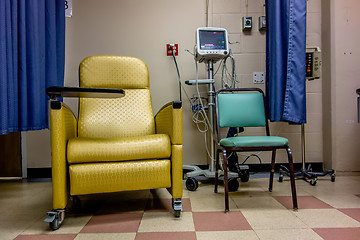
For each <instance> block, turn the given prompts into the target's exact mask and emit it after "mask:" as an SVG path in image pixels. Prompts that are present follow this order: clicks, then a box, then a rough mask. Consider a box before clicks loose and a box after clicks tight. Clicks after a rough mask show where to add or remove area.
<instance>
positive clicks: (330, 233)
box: [313, 228, 360, 240]
mask: <svg viewBox="0 0 360 240" xmlns="http://www.w3.org/2000/svg"><path fill="white" fill-rule="evenodd" d="M313 230H314V231H315V232H316V233H317V234H319V236H320V237H322V238H323V239H324V240H339V239H341V240H359V239H360V228H314V229H313Z"/></svg>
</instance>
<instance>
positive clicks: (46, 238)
mask: <svg viewBox="0 0 360 240" xmlns="http://www.w3.org/2000/svg"><path fill="white" fill-rule="evenodd" d="M75 237H76V234H51V235H46V234H41V235H19V236H17V237H16V238H15V239H14V240H73V239H74V238H75Z"/></svg>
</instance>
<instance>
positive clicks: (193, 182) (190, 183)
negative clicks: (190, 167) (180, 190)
mask: <svg viewBox="0 0 360 240" xmlns="http://www.w3.org/2000/svg"><path fill="white" fill-rule="evenodd" d="M185 184H186V189H187V190H189V191H195V190H196V189H197V188H198V187H199V183H198V180H197V179H196V178H193V177H189V178H188V179H186V182H185Z"/></svg>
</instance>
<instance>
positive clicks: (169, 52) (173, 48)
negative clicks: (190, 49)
mask: <svg viewBox="0 0 360 240" xmlns="http://www.w3.org/2000/svg"><path fill="white" fill-rule="evenodd" d="M173 51H174V53H175V56H177V55H178V53H179V45H178V44H177V43H168V44H166V54H167V56H172V55H173Z"/></svg>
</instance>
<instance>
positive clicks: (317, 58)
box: [306, 47, 321, 80]
mask: <svg viewBox="0 0 360 240" xmlns="http://www.w3.org/2000/svg"><path fill="white" fill-rule="evenodd" d="M320 76H321V51H320V48H319V47H307V48H306V79H309V80H314V79H319V78H320Z"/></svg>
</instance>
